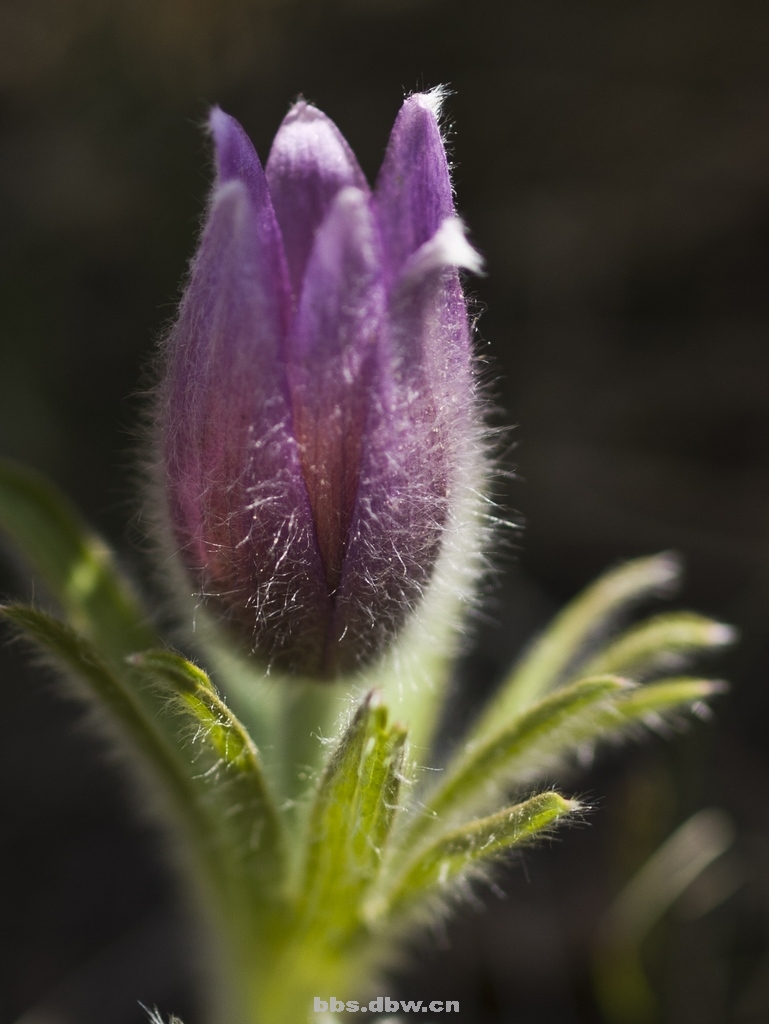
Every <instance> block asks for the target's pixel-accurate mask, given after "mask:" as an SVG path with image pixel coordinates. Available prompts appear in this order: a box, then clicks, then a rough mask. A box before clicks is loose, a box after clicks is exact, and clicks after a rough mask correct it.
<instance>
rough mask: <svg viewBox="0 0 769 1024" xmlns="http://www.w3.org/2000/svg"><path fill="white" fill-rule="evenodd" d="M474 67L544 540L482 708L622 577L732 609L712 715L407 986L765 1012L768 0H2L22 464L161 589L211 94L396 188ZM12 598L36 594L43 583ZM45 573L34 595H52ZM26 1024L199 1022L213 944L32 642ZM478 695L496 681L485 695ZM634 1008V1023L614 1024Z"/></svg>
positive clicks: (471, 145) (506, 407) (502, 384)
mask: <svg viewBox="0 0 769 1024" xmlns="http://www.w3.org/2000/svg"><path fill="white" fill-rule="evenodd" d="M438 83H448V84H449V85H450V86H451V87H452V89H453V90H455V94H454V95H453V96H452V97H451V98H450V101H449V103H448V113H449V117H450V120H451V122H452V123H453V124H455V125H456V135H454V134H453V133H452V137H451V144H452V151H453V156H454V159H455V162H456V185H457V190H458V203H459V207H460V211H461V213H462V214H463V216H464V217H465V218H466V220H467V222H468V223H469V224H470V226H471V232H472V238H473V240H474V242H475V244H476V245H477V246H478V248H479V249H480V250H481V252H482V253H483V254H484V255H485V258H486V262H487V270H488V276H486V277H483V278H482V279H480V280H475V281H473V282H472V284H471V289H472V292H473V294H474V296H475V297H476V301H477V305H478V307H479V308H481V309H482V310H483V315H482V317H481V319H480V322H479V331H480V338H479V346H480V357H481V359H482V360H484V361H486V362H488V365H489V367H490V369H489V375H490V377H491V379H493V380H494V381H496V385H495V392H496V395H497V398H498V404H499V406H500V408H501V410H503V411H502V412H501V413H500V414H499V416H498V421H499V422H500V423H507V424H520V425H519V426H517V427H516V428H515V430H514V432H513V434H512V438H513V440H514V441H515V442H516V445H517V447H516V450H515V452H514V453H513V455H512V456H511V457H510V461H511V463H512V462H513V461H514V462H515V464H516V465H517V468H518V474H519V475H518V478H517V480H515V481H511V482H510V483H509V484H508V485H507V488H506V493H505V494H504V495H503V500H504V502H505V504H506V506H507V508H508V510H509V514H510V515H511V517H512V516H514V517H516V518H523V519H524V520H525V523H526V527H525V531H524V532H523V533H522V534H521V535H520V536H519V537H518V539H517V540H516V542H515V550H514V552H513V555H512V557H511V556H510V555H508V556H507V558H506V561H505V564H504V565H503V569H502V572H501V575H500V579H499V587H498V589H497V592H496V595H495V600H494V602H493V603H492V605H491V606H490V612H489V615H490V619H489V621H488V622H486V623H484V624H482V625H481V626H480V627H479V628H478V631H477V643H476V646H475V649H474V650H473V652H472V653H471V654H470V655H469V657H468V659H467V662H466V665H465V671H464V675H465V677H466V678H467V680H468V685H471V686H472V692H473V693H475V694H480V693H482V692H484V691H485V690H487V689H488V688H489V687H490V686H491V685H492V684H493V682H494V681H495V680H496V679H498V678H499V675H500V673H501V672H502V670H503V669H504V667H505V666H506V665H507V664H508V663H509V661H510V660H511V658H512V657H513V655H514V653H515V651H516V649H517V648H518V647H519V646H520V645H521V644H522V643H523V641H524V640H525V638H526V636H527V635H529V634H530V633H531V631H532V630H535V629H536V628H538V627H539V626H540V625H542V624H543V623H544V621H545V620H546V619H547V617H548V616H549V615H550V614H551V613H552V612H553V611H554V610H555V609H557V608H558V607H559V606H560V605H561V604H562V603H563V602H564V601H565V600H566V599H568V598H569V597H570V596H571V595H573V594H574V593H576V591H577V590H578V589H579V588H581V587H582V586H583V585H584V584H585V583H587V582H588V581H589V580H590V579H591V578H592V577H593V576H595V575H596V574H597V573H598V572H599V571H601V570H602V569H603V568H605V567H606V566H607V565H609V564H612V563H615V562H617V561H618V560H621V559H624V558H627V557H630V556H633V555H637V554H643V553H650V552H654V551H658V550H662V549H668V548H672V549H675V550H678V551H680V552H681V553H682V554H683V555H684V556H685V558H686V563H687V567H688V573H687V581H686V586H685V589H684V591H683V594H682V595H681V597H680V599H678V598H677V599H676V600H677V601H678V602H679V604H680V606H691V607H695V608H697V609H698V610H700V611H704V612H707V613H710V614H713V615H714V616H716V617H718V618H721V619H723V620H726V621H729V622H732V623H735V624H736V625H737V626H738V627H739V628H740V630H741V632H742V635H743V642H742V644H741V645H740V647H739V649H738V650H737V651H736V652H735V653H734V654H732V655H730V656H729V657H728V658H724V659H722V660H721V661H720V662H718V663H716V664H715V665H714V666H713V667H712V671H714V672H716V673H717V674H719V675H721V674H722V675H725V676H728V677H729V678H731V679H732V680H733V682H734V685H733V690H732V692H731V694H730V695H729V696H728V697H726V698H723V699H720V700H719V701H718V704H717V708H716V712H717V717H716V720H715V721H714V722H711V723H706V724H705V725H697V726H695V727H694V728H692V729H691V730H689V731H688V732H682V733H681V734H680V735H675V736H673V738H672V739H671V740H670V741H662V740H660V739H658V738H652V739H650V740H649V741H648V742H647V743H646V744H645V745H637V746H633V747H630V748H627V749H625V750H623V751H621V752H616V751H609V752H607V753H606V754H605V755H604V756H603V757H601V758H600V759H599V761H598V763H597V765H596V766H595V767H594V768H593V769H592V770H591V771H590V772H589V773H588V774H587V775H582V776H580V778H579V780H578V781H575V782H574V784H573V788H574V789H576V790H578V791H579V792H580V793H582V794H584V795H586V796H587V798H588V800H591V801H592V802H593V804H594V806H595V810H594V811H593V812H592V813H591V814H590V816H589V818H588V819H587V823H586V825H585V826H584V827H581V828H578V829H573V830H572V831H571V832H570V833H569V834H567V835H565V837H562V838H561V840H560V841H559V842H558V843H557V844H553V845H551V846H548V847H543V848H541V849H539V850H537V851H534V852H531V853H528V854H527V855H526V857H525V859H524V861H523V863H522V864H521V863H518V864H513V865H511V866H510V869H509V870H506V871H505V872H503V874H502V877H501V880H500V886H501V889H502V890H504V891H505V893H506V894H507V895H506V898H505V899H504V900H503V899H501V898H500V896H499V895H494V894H490V895H483V896H482V897H481V903H482V904H483V905H484V906H485V907H486V911H485V913H481V912H480V911H479V907H470V908H469V909H467V910H466V911H465V912H463V914H462V915H461V916H460V917H459V918H457V919H456V921H455V922H454V923H452V924H451V925H449V926H448V928H447V929H446V930H445V931H443V932H440V933H438V934H436V935H431V936H428V937H426V938H425V939H424V940H422V941H421V942H418V943H416V944H415V946H414V950H413V952H414V956H413V962H414V964H415V967H414V970H413V972H412V973H411V974H406V973H404V974H402V975H401V976H400V977H399V978H398V979H394V980H393V981H392V983H391V987H392V989H393V991H394V990H395V987H396V985H397V986H399V990H400V991H401V992H402V993H404V994H408V995H409V996H413V997H415V998H423V997H429V998H446V999H448V998H456V999H459V1000H460V1005H461V1007H462V1013H461V1015H460V1019H461V1021H463V1022H467V1024H471V1022H478V1024H497V1022H498V1024H503V1022H504V1024H508V1022H510V1024H549V1022H557V1024H571V1022H575V1024H577V1022H579V1024H588V1022H596V1024H630V1022H631V1021H632V1020H635V1021H637V1022H641V1021H643V1022H651V1021H664V1022H675V1024H688V1022H696V1024H720V1022H726V1021H734V1022H739V1024H761V1022H766V1021H768V1020H769V798H767V792H768V791H769V744H767V735H768V732H767V730H768V727H769V643H768V642H767V622H769V347H768V346H767V328H768V327H769V322H768V321H769V288H768V287H767V273H768V271H769V8H768V7H767V5H766V2H765V0H729V2H727V0H623V2H619V3H618V2H617V0H583V2H577V3H575V2H574V0H539V2H537V3H531V2H525V0H473V2H472V3H463V2H461V0H346V2H345V0H336V2H331V0H189V2H183V0H128V2H124V3H121V2H120V0H1V2H0V122H1V124H0V451H2V453H3V454H5V455H9V456H12V457H14V458H16V459H19V460H22V461H23V462H25V463H28V464H30V465H32V466H34V467H37V468H38V469H40V470H42V471H43V472H45V473H46V474H48V475H50V476H51V477H52V478H53V479H55V480H56V482H57V483H58V484H59V485H60V486H62V487H63V488H64V489H65V490H66V491H67V492H68V493H69V494H70V495H71V496H72V497H73V498H74V500H75V501H76V502H77V504H78V505H79V506H80V508H81V509H82V510H83V511H84V513H85V514H86V515H87V516H88V517H89V518H90V520H91V521H92V522H93V523H94V524H96V526H97V527H98V528H99V529H100V530H101V531H102V532H103V533H104V534H105V535H106V536H108V537H109V538H110V539H111V541H112V542H113V543H114V544H115V545H116V546H117V547H118V549H119V550H120V552H121V554H122V556H123V558H124V560H125V561H126V562H127V564H129V565H131V566H133V568H134V571H135V572H136V574H137V575H138V576H139V577H140V578H141V577H142V574H143V571H144V570H143V568H142V565H141V562H140V560H139V558H138V556H137V555H135V554H134V553H133V551H134V548H133V547H132V532H133V533H135V530H133V531H132V529H131V527H130V525H129V524H130V522H131V520H132V517H134V516H135V512H136V508H137V500H136V498H135V495H134V494H133V493H132V487H131V474H132V467H133V466H134V464H135V448H136V441H135V423H136V421H137V418H138V415H139V412H140V410H141V408H142V399H141V396H140V390H141V388H142V387H143V383H142V382H143V381H144V380H145V377H143V372H144V370H145V369H146V366H147V363H148V360H149V358H150V357H151V353H152V350H153V343H154V341H155V339H156V338H157V336H158V334H159V333H160V331H161V330H162V328H163V325H164V324H165V323H166V322H167V321H168V319H169V318H170V317H171V316H172V315H173V310H174V301H175V298H176V297H177V295H178V286H179V282H180V280H181V278H182V275H183V272H184V269H185V266H186V262H187V260H188V258H189V256H190V255H191V252H192V249H193V245H194V239H195V234H196V231H197V227H198V224H199V220H200V216H201V212H202V209H203V205H204V202H205V196H206V189H207V184H208V182H209V179H210V169H209V163H208V153H207V146H206V142H205V139H204V137H203V135H202V133H201V131H200V130H199V125H200V123H201V121H202V120H203V118H204V117H205V113H206V109H207V106H208V105H209V104H211V103H212V102H218V103H220V104H221V105H222V106H223V107H224V108H225V109H226V110H228V111H229V112H231V113H233V114H235V115H236V116H237V117H238V118H239V119H240V120H241V121H242V122H243V124H244V125H245V127H246V128H247V130H248V131H249V132H250V133H251V135H252V137H253V139H254V141H255V143H256V145H257V148H258V150H259V152H260V153H261V154H262V155H263V156H264V155H266V153H267V151H268V148H269V143H270V139H271V137H272V134H273V133H274V131H275V129H276V128H277V125H278V123H279V121H280V119H281V117H282V115H283V114H284V112H285V110H286V109H287V106H288V104H289V102H290V101H291V100H292V99H294V98H295V97H296V96H297V95H298V94H299V93H303V94H304V95H305V96H306V97H307V98H308V99H311V100H313V101H314V102H316V103H317V104H318V105H319V106H320V107H321V108H322V109H324V110H325V111H326V112H327V113H328V114H329V115H330V116H331V117H333V118H334V120H335V121H336V122H337V123H338V125H339V126H340V128H341V129H342V131H343V132H344V133H345V135H346V136H347V138H348V140H349V141H350V143H351V145H352V146H353V148H354V149H355V150H356V152H357V153H358V155H359V157H360V160H361V162H362V164H363V167H364V169H365V170H366V172H367V173H368V174H369V176H370V177H372V178H373V176H374V174H375V173H376V170H377V167H378V164H379V161H380V159H381V156H382V153H383V149H384V145H385V142H386V140H387V135H388V132H389V129H390V126H391V123H392V121H393V119H394V117H395V114H396V112H397V110H398V106H399V103H400V101H401V98H402V96H403V93H404V91H409V90H413V89H414V88H419V87H426V86H431V85H435V84H438ZM0 572H1V573H2V577H0V589H2V590H3V591H4V592H15V593H20V592H24V590H25V583H24V580H23V578H22V577H21V576H19V575H14V573H13V572H12V570H11V567H10V564H9V563H7V562H4V563H3V568H2V569H1V570H0ZM26 587H27V589H28V585H26ZM1 657H2V665H1V670H2V675H3V680H2V686H3V688H2V691H0V692H2V694H3V698H2V707H3V710H4V715H5V719H4V728H3V732H2V743H1V744H0V759H1V762H2V777H1V780H0V786H1V787H2V819H3V829H2V831H3V835H2V840H1V843H2V870H1V871H0V933H1V937H0V942H1V943H2V947H1V952H0V1024H12V1022H15V1021H17V1019H18V1020H19V1024H22V1022H23V1024H138V1022H139V1021H141V1020H142V1019H144V1018H143V1013H142V1011H141V1010H140V1008H139V1007H138V1005H137V1000H139V999H141V1000H142V1001H143V1002H145V1003H147V1004H153V1003H157V1004H158V1005H159V1006H160V1007H161V1008H162V1009H163V1010H164V1012H166V1013H167V1012H170V1011H171V1010H175V1011H177V1012H179V1013H180V1014H181V1015H182V1017H183V1019H184V1021H185V1024H198V1021H199V1020H200V1016H199V1011H198V1009H197V1005H198V1004H197V997H196V978H197V975H198V965H197V963H196V954H195V952H194V940H193V938H192V934H193V933H192V926H191V924H190V921H189V920H188V919H187V917H186V916H185V914H184V912H183V910H182V909H181V902H180V900H179V898H178V894H177V893H176V892H175V889H174V885H173V881H172V877H171V873H170V871H169V870H168V869H167V868H166V866H165V862H164V860H163V857H162V855H161V850H160V844H159V842H158V840H157V838H156V837H155V836H154V834H153V833H152V831H151V830H150V829H149V828H148V827H147V826H145V825H144V824H142V822H141V819H138V818H137V817H136V815H135V814H134V813H133V809H132V804H131V799H130V795H129V794H128V793H127V792H126V789H125V787H124V786H123V784H122V783H121V781H120V779H119V777H118V776H117V774H116V772H114V770H113V769H112V768H111V767H110V766H109V764H108V762H107V761H106V759H105V757H104V756H103V754H102V753H101V750H100V748H99V746H98V744H97V743H96V742H95V741H93V740H92V739H91V738H90V736H89V735H88V734H87V733H86V731H85V730H83V729H81V728H80V727H79V725H78V723H79V721H80V713H79V711H78V710H77V709H76V708H73V707H72V706H70V705H68V704H66V703H64V702H62V701H61V700H60V699H59V697H57V696H56V688H55V686H52V685H51V683H50V680H48V681H46V677H45V673H42V674H41V673H40V672H39V671H38V670H36V669H34V668H31V667H30V666H29V664H28V660H27V659H26V658H25V657H23V656H22V653H21V652H20V651H19V650H18V649H13V648H12V649H10V650H8V649H4V650H3V652H2V655H1ZM467 700H469V698H466V702H467ZM704 807H718V808H721V809H722V810H723V811H725V812H726V814H727V815H728V816H729V818H730V819H731V821H732V822H733V823H734V825H735V827H736V829H737V837H738V838H737V840H736V842H735V843H734V845H733V847H732V848H731V850H730V851H729V852H728V853H727V854H726V855H725V857H724V858H721V859H720V860H719V861H718V863H717V864H716V865H714V868H713V870H714V871H715V869H716V868H718V870H719V871H720V874H713V873H711V875H710V876H708V875H707V873H706V876H707V877H703V879H700V880H699V883H700V889H701V890H702V891H701V892H700V893H699V895H698V894H697V892H696V891H695V892H694V893H693V895H692V893H687V894H686V895H687V899H686V900H684V901H679V903H677V904H676V906H675V907H673V908H672V909H671V910H670V912H669V913H667V914H666V915H665V916H664V918H663V920H662V921H661V922H660V923H659V924H658V925H657V926H656V927H655V928H654V930H653V932H652V933H651V935H650V936H648V938H647V939H646V941H645V942H644V945H643V948H642V950H641V955H642V963H643V971H644V974H645V978H646V983H647V985H648V989H649V993H651V997H652V999H653V1002H651V1003H650V1004H649V1009H648V1010H646V1011H644V1012H643V1013H641V1011H640V1010H639V1011H638V1013H637V1014H636V1016H635V1018H633V1012H632V1010H631V1011H628V1013H629V1015H627V1014H626V1015H625V1016H624V1017H623V1016H622V1013H620V1014H619V1016H617V1015H616V1013H615V1014H614V1015H613V1016H612V1013H611V1012H610V1009H607V1007H606V1005H605V1004H602V1003H601V1000H600V998H599V994H598V992H597V989H596V986H595V984H594V975H595V969H594V966H592V965H593V964H594V962H595V956H596V953H595V950H596V942H597V936H598V934H599V932H600V928H601V922H602V920H603V918H604V916H605V914H606V910H607V907H608V906H609V904H610V902H611V900H612V898H613V897H614V896H615V895H616V893H617V892H618V891H619V890H620V889H621V887H622V885H623V884H624V883H625V881H626V880H627V879H628V878H629V877H630V876H631V875H632V874H633V873H634V872H635V871H636V869H637V868H638V867H639V866H640V865H641V864H642V863H643V862H644V861H645V860H646V858H647V857H648V856H649V855H650V854H651V853H652V852H653V851H654V849H655V848H656V847H657V846H658V845H659V843H661V842H662V841H663V840H664V839H665V838H666V837H667V836H668V835H670V834H671V833H672V832H673V830H674V829H675V828H676V827H677V826H679V825H680V824H681V823H682V822H683V821H685V820H686V819H687V818H688V817H689V816H690V815H691V814H693V813H694V812H695V811H697V810H699V809H701V808H704ZM617 1012H619V1011H617Z"/></svg>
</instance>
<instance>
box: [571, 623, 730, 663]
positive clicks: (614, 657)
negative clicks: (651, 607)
mask: <svg viewBox="0 0 769 1024" xmlns="http://www.w3.org/2000/svg"><path fill="white" fill-rule="evenodd" d="M734 639H735V631H734V630H733V629H732V627H731V626H727V625H724V623H722V622H714V621H713V619H708V618H706V617H705V616H704V615H695V614H694V613H692V612H670V613H668V614H665V615H655V616H654V618H651V619H647V620H646V621H645V622H641V623H639V624H638V625H637V626H634V627H633V628H632V629H629V630H627V631H626V632H625V633H623V634H622V635H621V636H619V637H617V639H616V640H614V641H612V643H610V644H609V645H608V647H605V648H604V649H603V650H602V651H599V652H598V654H596V655H595V656H594V657H593V658H591V660H590V661H588V662H587V664H585V665H584V666H582V668H581V669H580V675H585V676H592V675H604V674H607V675H609V674H610V675H624V676H629V677H631V678H632V679H636V680H641V679H645V678H648V677H649V676H650V675H651V674H653V673H654V672H656V671H658V670H659V669H663V668H670V667H671V666H678V665H680V664H681V662H683V661H686V659H687V657H691V656H692V655H694V654H697V653H699V652H701V651H707V650H711V649H713V648H718V647H724V646H726V645H727V644H730V643H733V642H734Z"/></svg>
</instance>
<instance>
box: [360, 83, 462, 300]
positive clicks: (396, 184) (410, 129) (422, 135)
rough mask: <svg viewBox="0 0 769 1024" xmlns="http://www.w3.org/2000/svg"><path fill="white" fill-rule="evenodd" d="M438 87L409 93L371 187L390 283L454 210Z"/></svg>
mask: <svg viewBox="0 0 769 1024" xmlns="http://www.w3.org/2000/svg"><path fill="white" fill-rule="evenodd" d="M440 101H441V94H440V92H439V91H438V90H433V91H432V92H429V93H417V94H415V95H414V96H409V97H408V99H407V100H406V101H405V102H404V104H403V106H402V107H401V109H400V113H399V114H398V117H397V118H396V121H395V125H394V126H393V130H392V133H391V135H390V141H389V143H388V146H387V152H386V153H385V158H384V162H383V163H382V168H381V170H380V172H379V177H378V178H377V183H376V189H375V192H374V209H375V211H376V217H377V223H378V224H379V230H380V233H381V236H382V244H383V247H384V253H385V272H386V274H387V279H388V283H389V282H391V281H392V280H393V279H394V278H395V276H396V275H397V274H398V272H399V270H400V269H401V267H402V266H403V264H404V263H405V261H406V260H407V259H408V258H409V256H411V254H412V253H414V252H416V250H417V249H419V247H420V246H422V245H424V244H425V242H427V241H429V240H430V239H431V238H432V237H433V235H434V234H435V232H436V231H437V230H438V228H439V227H440V225H441V223H442V222H443V221H444V220H445V219H446V218H447V217H450V216H451V215H452V214H453V213H454V200H453V196H452V190H451V178H450V175H449V165H448V161H447V159H446V150H445V148H444V145H443V140H442V138H441V133H440V128H439V126H438V112H439V109H440Z"/></svg>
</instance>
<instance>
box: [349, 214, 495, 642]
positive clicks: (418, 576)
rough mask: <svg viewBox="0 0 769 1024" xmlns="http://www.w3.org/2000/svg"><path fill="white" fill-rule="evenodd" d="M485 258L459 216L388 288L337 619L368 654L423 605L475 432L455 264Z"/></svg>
mask: <svg viewBox="0 0 769 1024" xmlns="http://www.w3.org/2000/svg"><path fill="white" fill-rule="evenodd" d="M478 262H479V261H478V257H477V254H476V253H475V252H474V251H473V250H472V249H471V247H470V246H469V244H468V243H467V242H466V240H465V238H464V234H463V232H462V228H461V225H460V224H459V222H458V221H457V219H456V218H450V219H449V220H447V221H444V223H443V225H442V226H441V227H440V228H439V229H438V231H437V232H436V234H435V235H434V236H433V238H431V239H430V240H428V241H427V242H426V243H425V244H424V245H423V246H422V247H421V248H420V249H419V250H417V252H416V253H414V254H413V255H412V257H411V258H410V259H409V260H407V262H406V264H405V266H404V268H403V272H402V274H401V276H400V278H399V280H398V282H397V283H396V287H395V290H394V292H393V294H392V296H391V299H390V303H389V308H388V320H389V332H388V335H387V337H386V338H385V339H384V344H382V345H381V346H380V349H379V352H380V359H379V363H378V368H377V378H376V386H375V388H374V389H372V390H373V393H374V394H375V395H376V398H377V400H376V402H375V403H374V404H373V405H372V409H371V410H370V416H369V424H368V433H367V436H366V440H365V447H364V456H363V460H362V465H361V473H360V483H359V487H358V500H357V504H356V508H355V513H354V516H353V519H352V522H351V526H350V536H349V540H348V546H347V554H346V558H345V563H344V573H343V576H342V580H341V583H340V586H339V592H338V597H337V609H336V618H335V637H336V639H337V642H338V644H339V646H340V648H341V649H342V650H343V651H345V650H347V649H349V650H350V651H352V652H357V654H358V657H361V652H365V651H366V650H367V649H368V648H367V645H373V646H374V647H376V648H378V649H382V648H384V647H386V646H387V643H388V642H389V640H390V639H391V638H392V637H393V636H394V635H395V634H396V633H397V631H398V629H399V628H400V627H401V626H402V624H403V622H404V621H405V620H406V618H407V617H408V615H409V614H410V613H411V612H412V611H413V609H414V608H415V607H416V605H417V604H418V602H419V599H420V598H421V596H422V593H423V591H424V589H425V588H426V587H427V585H428V583H429V580H430V576H431V573H432V570H433V567H434V565H435V562H436V559H437V555H438V552H439V550H440V546H441V543H442V539H443V535H444V531H445V529H446V528H447V522H448V518H449V512H450V507H451V505H450V503H451V499H452V495H454V494H455V492H456V491H457V484H458V476H457V474H458V473H460V472H462V471H463V468H464V466H465V465H466V463H467V457H468V453H469V450H470V447H471V446H472V444H473V443H474V438H475V436H476V431H475V405H474V400H473V395H474V385H473V374H472V365H471V360H470V347H469V327H468V322H467V311H466V308H465V304H464V298H463V295H462V289H461V285H460V282H459V279H458V275H457V271H456V266H457V265H462V266H465V267H467V268H468V269H477V268H478Z"/></svg>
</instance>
